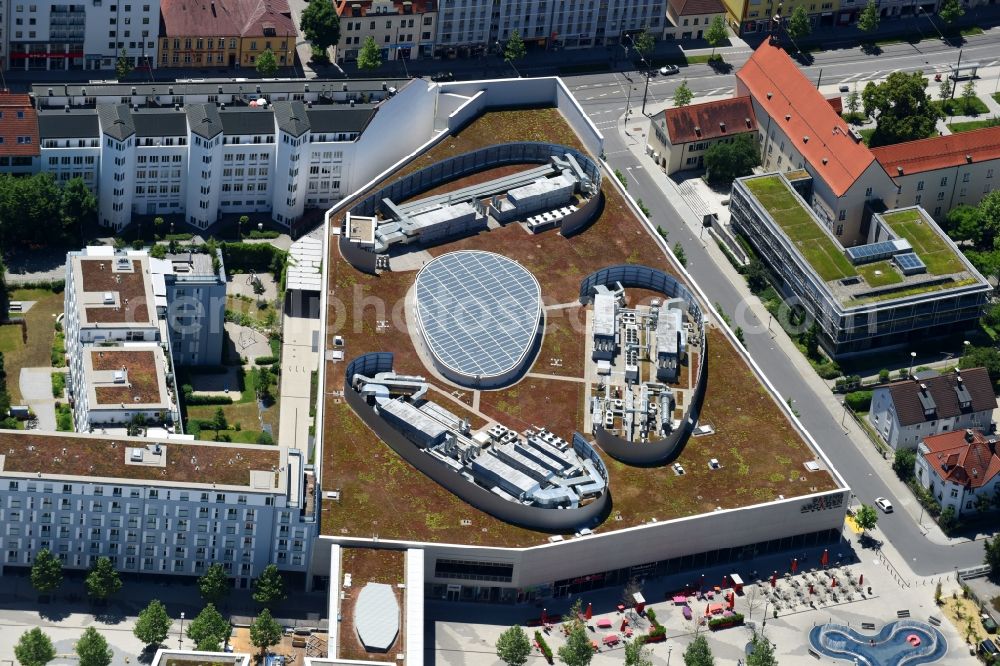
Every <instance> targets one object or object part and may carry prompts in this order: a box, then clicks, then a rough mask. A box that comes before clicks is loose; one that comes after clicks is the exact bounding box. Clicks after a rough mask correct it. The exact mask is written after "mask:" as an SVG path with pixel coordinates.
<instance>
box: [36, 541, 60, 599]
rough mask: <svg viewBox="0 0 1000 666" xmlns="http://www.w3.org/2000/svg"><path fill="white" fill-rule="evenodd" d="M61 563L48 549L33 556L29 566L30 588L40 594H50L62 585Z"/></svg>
mask: <svg viewBox="0 0 1000 666" xmlns="http://www.w3.org/2000/svg"><path fill="white" fill-rule="evenodd" d="M62 579H63V571H62V562H61V561H60V560H59V558H58V557H56V556H55V555H53V554H52V552H51V551H49V549H48V548H43V549H41V550H40V551H38V554H37V555H35V561H34V562H33V563H32V565H31V586H32V587H33V588H35V590H37V591H38V592H41V593H42V594H51V593H52V592H55V591H56V590H57V589H59V586H60V585H62Z"/></svg>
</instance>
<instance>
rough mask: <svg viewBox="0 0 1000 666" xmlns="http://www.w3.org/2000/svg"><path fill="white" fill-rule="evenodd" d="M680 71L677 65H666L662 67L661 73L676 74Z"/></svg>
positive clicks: (666, 74) (664, 74)
mask: <svg viewBox="0 0 1000 666" xmlns="http://www.w3.org/2000/svg"><path fill="white" fill-rule="evenodd" d="M679 71H681V70H680V68H679V67H678V66H677V65H664V66H663V67H661V68H660V74H662V75H663V76H668V75H670V74H676V73H677V72H679Z"/></svg>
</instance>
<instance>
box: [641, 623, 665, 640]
mask: <svg viewBox="0 0 1000 666" xmlns="http://www.w3.org/2000/svg"><path fill="white" fill-rule="evenodd" d="M666 635H667V628H666V627H664V626H663V625H662V624H657V625H656V626H654V627H653V628H652V629H650V630H649V633H648V634H646V639H647V640H648V641H649V642H651V643H658V642H659V641H660V640H662V639H663V638H665V637H666Z"/></svg>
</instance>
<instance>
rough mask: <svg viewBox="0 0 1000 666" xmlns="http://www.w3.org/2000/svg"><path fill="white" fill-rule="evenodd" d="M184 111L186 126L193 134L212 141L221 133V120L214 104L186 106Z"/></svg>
mask: <svg viewBox="0 0 1000 666" xmlns="http://www.w3.org/2000/svg"><path fill="white" fill-rule="evenodd" d="M184 110H185V111H187V120H188V125H190V126H191V132H192V133H193V134H197V135H198V136H200V137H201V138H203V139H212V138H214V137H216V136H218V135H219V133H220V132H221V131H222V120H221V119H220V118H219V110H218V109H216V108H215V104H188V105H187V106H186V107H184Z"/></svg>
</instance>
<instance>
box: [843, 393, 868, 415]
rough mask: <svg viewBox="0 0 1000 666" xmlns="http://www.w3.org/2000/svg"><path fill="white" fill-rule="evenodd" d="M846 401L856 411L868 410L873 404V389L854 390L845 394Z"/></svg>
mask: <svg viewBox="0 0 1000 666" xmlns="http://www.w3.org/2000/svg"><path fill="white" fill-rule="evenodd" d="M844 402H846V403H847V406H848V407H850V408H851V409H852V410H854V411H855V412H867V411H868V409H869V408H870V407H871V406H872V392H871V391H854V392H853V393H848V394H847V395H845V396H844Z"/></svg>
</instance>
